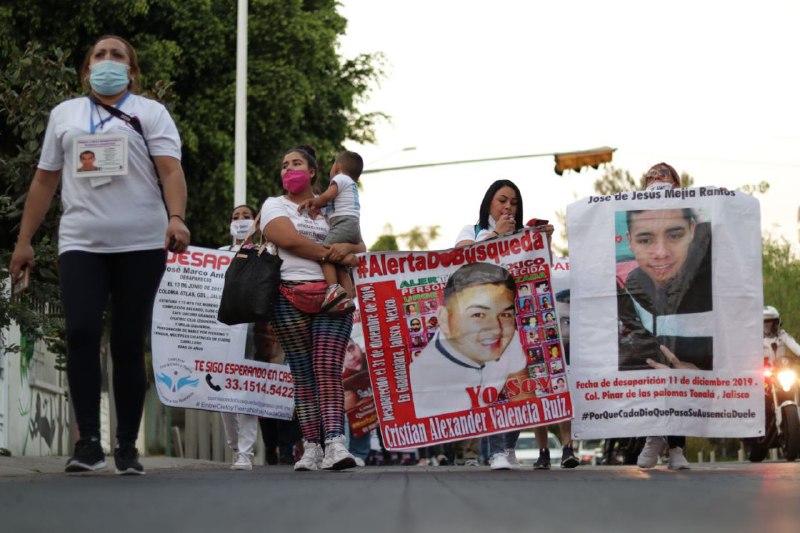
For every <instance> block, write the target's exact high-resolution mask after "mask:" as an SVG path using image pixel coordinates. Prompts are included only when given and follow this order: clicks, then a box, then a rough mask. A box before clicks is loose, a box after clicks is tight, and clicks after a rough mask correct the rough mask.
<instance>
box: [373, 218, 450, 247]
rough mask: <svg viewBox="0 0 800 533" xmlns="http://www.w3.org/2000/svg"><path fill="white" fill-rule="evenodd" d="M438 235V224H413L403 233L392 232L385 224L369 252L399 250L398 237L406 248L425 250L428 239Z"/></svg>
mask: <svg viewBox="0 0 800 533" xmlns="http://www.w3.org/2000/svg"><path fill="white" fill-rule="evenodd" d="M438 236H439V226H428V228H427V229H423V228H421V227H420V226H414V227H413V228H411V229H410V230H408V231H407V232H405V233H400V234H398V235H395V234H394V229H392V225H391V224H386V225H385V226H384V227H383V234H382V235H380V236H379V237H378V238H377V240H376V241H375V242H374V243H373V244H372V246H370V248H369V251H370V252H386V251H392V250H399V249H400V247H399V245H398V239H401V240H403V241H405V243H406V246H405V248H404V249H406V250H427V249H428V246H429V245H430V241H432V240H434V239H436V238H437V237H438Z"/></svg>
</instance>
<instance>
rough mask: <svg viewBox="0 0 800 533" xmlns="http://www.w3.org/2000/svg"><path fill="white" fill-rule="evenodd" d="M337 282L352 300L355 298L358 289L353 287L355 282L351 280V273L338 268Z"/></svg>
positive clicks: (344, 268) (343, 268) (345, 269)
mask: <svg viewBox="0 0 800 533" xmlns="http://www.w3.org/2000/svg"><path fill="white" fill-rule="evenodd" d="M336 281H337V282H338V283H339V285H341V286H342V288H343V289H344V290H346V291H347V295H348V296H349V297H350V298H355V296H356V288H355V285H353V280H352V279H351V278H350V271H349V270H348V269H347V268H346V267H341V266H340V267H337V268H336Z"/></svg>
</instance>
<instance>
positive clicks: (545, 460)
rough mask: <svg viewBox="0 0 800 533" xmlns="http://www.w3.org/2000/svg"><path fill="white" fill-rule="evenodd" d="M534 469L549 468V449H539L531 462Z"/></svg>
mask: <svg viewBox="0 0 800 533" xmlns="http://www.w3.org/2000/svg"><path fill="white" fill-rule="evenodd" d="M533 469H534V470H550V450H548V449H541V450H539V458H538V459H536V462H535V463H533Z"/></svg>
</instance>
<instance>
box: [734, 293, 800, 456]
mask: <svg viewBox="0 0 800 533" xmlns="http://www.w3.org/2000/svg"><path fill="white" fill-rule="evenodd" d="M799 362H800V345H798V343H797V341H796V340H794V338H792V336H791V335H789V334H788V333H786V332H785V331H784V330H782V329H781V316H780V313H778V310H777V309H775V308H774V307H772V306H771V305H768V306H765V307H764V377H765V379H766V381H765V383H764V385H765V390H764V393H765V395H764V400H765V402H766V405H765V411H764V418H765V430H764V434H763V435H762V436H760V437H751V438H747V439H743V441H742V442H743V444H744V446H745V450H746V451H747V458H748V459H749V460H750V461H752V462H754V463H758V462H761V461H763V460H764V459H765V458H766V456H767V453H768V451H769V449H770V448H775V447H780V448H781V449H782V451H783V456H784V458H785V459H786V460H787V461H794V460H795V459H797V458H798V457H800V410H798V409H799V406H800V395H798V384H800V382H798V379H797V375H798V370H797V367H798V363H799Z"/></svg>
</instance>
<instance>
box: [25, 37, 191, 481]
mask: <svg viewBox="0 0 800 533" xmlns="http://www.w3.org/2000/svg"><path fill="white" fill-rule="evenodd" d="M138 76H139V64H138V61H137V58H136V51H135V50H134V49H133V47H132V46H131V45H130V43H128V42H127V41H126V40H125V39H122V38H121V37H116V36H108V35H107V36H103V37H101V38H100V39H98V40H97V42H96V43H95V44H94V45H92V47H91V48H90V49H89V51H88V53H87V54H86V58H85V60H84V63H83V67H82V68H81V79H82V81H83V83H84V86H85V87H86V88H87V89H89V95H88V97H86V96H85V97H80V98H74V99H71V100H67V101H65V102H62V103H61V104H59V105H58V106H56V107H55V108H54V109H53V110H52V112H51V113H50V120H49V122H48V125H47V130H46V132H45V137H44V143H43V145H42V154H41V157H40V159H39V163H38V168H37V170H36V173H35V174H34V177H33V182H32V183H31V187H30V190H29V191H28V196H27V199H26V201H25V210H24V213H23V216H22V222H21V224H20V232H19V237H18V239H17V244H16V247H15V248H14V253H13V255H12V258H11V264H10V271H11V278H12V283H13V282H17V281H18V280H19V279H21V277H22V275H23V272H24V270H25V269H26V268H33V266H34V253H33V247H32V246H31V239H32V237H33V236H34V234H35V233H36V230H37V229H38V228H39V226H40V224H41V223H42V220H43V219H44V216H45V214H46V213H47V211H48V209H49V207H50V203H51V201H52V199H53V196H54V194H55V192H56V189H57V188H58V186H59V184H60V185H61V200H62V205H63V214H62V216H61V221H60V224H59V236H58V248H59V250H58V253H59V275H60V282H61V293H62V302H63V309H64V317H65V322H66V337H67V378H68V380H69V388H70V399H71V401H72V405H73V407H74V408H75V416H76V422H77V426H78V430H79V433H80V440H79V441H78V442H77V443H76V444H75V450H74V454H73V456H72V457H71V458H70V459H69V461H68V462H67V466H66V470H67V472H80V471H86V470H98V469H101V468H105V466H106V462H105V455H104V452H103V448H102V446H101V443H100V387H101V382H102V378H101V369H100V341H101V338H102V334H103V321H104V317H103V311H104V309H105V305H106V302H107V301H108V300H109V299H110V300H111V357H112V360H113V374H114V375H113V381H114V397H115V405H116V410H117V421H118V425H117V432H116V444H115V450H114V462H115V465H116V470H117V473H119V474H143V473H144V469H143V468H142V465H141V463H139V460H138V452H137V450H136V447H135V442H136V438H137V435H138V433H139V425H140V422H141V417H142V409H143V405H144V396H145V389H146V386H147V375H146V373H145V366H144V335H145V329H146V327H147V324H148V323H149V321H150V318H151V312H152V307H153V299H154V297H155V293H156V290H157V288H158V285H159V282H160V281H161V276H162V274H163V272H164V268H165V260H166V249H169V250H171V251H173V252H183V251H185V250H186V247H187V246H188V245H189V230H188V229H187V227H186V224H185V222H184V218H185V213H186V181H185V179H184V175H183V169H182V167H181V163H180V160H181V141H180V137H179V136H178V131H177V129H176V128H175V123H174V122H173V121H172V118H171V117H170V116H169V113H168V112H167V110H166V109H165V108H164V106H163V105H161V104H160V103H158V102H155V101H153V100H149V99H147V98H144V97H141V96H138V95H136V94H133V93H134V92H136V90H137V89H138V87H137V83H136V78H137V77H138ZM88 152H91V153H92V154H93V155H94V161H93V162H92V164H91V165H86V164H83V162H82V160H81V157H82V156H83V157H84V158H86V154H87V153H88ZM79 168H80V169H81V171H80V172H78V169H79ZM161 187H163V197H162V191H161Z"/></svg>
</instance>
